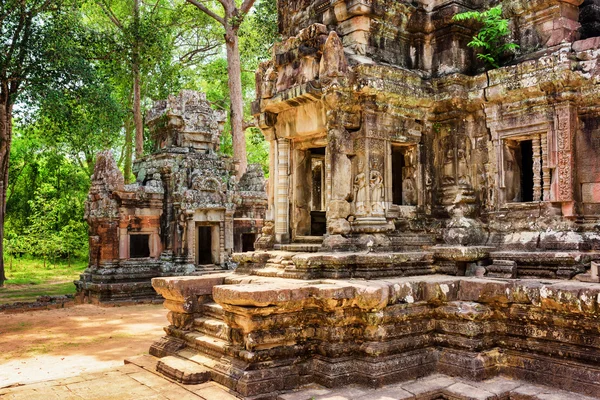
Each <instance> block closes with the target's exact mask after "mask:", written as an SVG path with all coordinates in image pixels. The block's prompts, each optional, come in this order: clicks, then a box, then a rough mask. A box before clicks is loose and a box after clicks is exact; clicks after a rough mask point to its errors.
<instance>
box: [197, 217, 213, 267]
mask: <svg viewBox="0 0 600 400" xmlns="http://www.w3.org/2000/svg"><path fill="white" fill-rule="evenodd" d="M197 241H198V264H212V263H213V259H212V235H211V227H210V226H199V227H198V236H197Z"/></svg>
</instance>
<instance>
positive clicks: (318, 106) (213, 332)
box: [151, 0, 600, 398]
mask: <svg viewBox="0 0 600 400" xmlns="http://www.w3.org/2000/svg"><path fill="white" fill-rule="evenodd" d="M497 3H498V2H497V1H496V2H493V1H477V0H460V1H446V0H417V1H400V0H372V1H371V0H368V1H365V0H336V1H334V0H331V1H327V0H325V1H310V0H303V1H291V0H289V1H288V0H280V1H279V3H278V4H279V28H280V32H281V33H282V35H283V36H284V40H283V42H281V43H278V44H276V45H275V47H274V51H273V53H274V54H273V59H272V60H271V61H268V62H266V63H263V64H262V65H261V66H260V68H259V70H258V72H257V81H256V82H257V83H256V85H257V89H256V90H257V100H256V102H255V103H254V104H253V110H254V113H255V115H256V116H257V119H258V121H259V124H260V127H261V129H262V131H263V132H264V134H265V137H266V138H267V139H268V140H269V142H270V174H269V184H268V211H267V219H266V222H265V227H264V228H263V236H261V238H260V239H259V240H258V241H257V248H259V249H260V251H255V252H246V253H242V254H236V255H234V257H233V259H234V260H235V261H237V262H238V263H239V267H238V268H237V269H236V271H235V273H229V274H224V275H218V276H210V277H201V278H197V277H189V278H182V279H177V278H163V279H155V280H154V281H153V284H154V287H155V288H156V289H157V291H159V292H160V293H161V294H162V295H163V296H164V297H165V298H166V301H165V306H166V307H167V308H168V309H169V310H170V311H171V312H170V313H169V322H170V326H169V327H168V328H166V331H167V336H166V337H165V338H164V339H163V340H162V341H160V342H158V343H156V344H155V345H153V347H152V348H151V353H152V354H154V355H156V356H159V357H164V358H162V359H161V361H160V362H159V366H158V368H159V370H160V371H162V372H163V373H165V374H166V375H168V376H171V377H172V378H175V379H180V380H185V381H198V380H201V379H206V378H207V377H210V378H212V379H214V380H217V381H219V382H221V383H223V384H225V385H227V386H229V387H231V388H233V389H234V390H236V391H237V392H239V393H241V394H242V395H244V396H255V395H258V396H263V397H265V398H269V397H275V394H276V393H278V392H280V391H282V390H288V389H291V388H294V387H297V386H299V385H301V384H304V383H308V382H318V383H321V384H325V385H328V386H339V385H344V384H347V383H348V382H362V383H365V384H370V385H381V384H384V383H388V382H393V381H402V380H407V379H411V378H414V377H417V376H424V375H428V374H432V373H434V372H441V373H445V374H448V375H455V376H463V377H466V378H468V379H474V380H482V379H487V378H489V377H491V376H494V375H497V374H505V375H508V376H518V377H519V378H520V379H526V380H530V381H536V382H542V383H545V384H551V385H554V386H556V387H560V388H562V389H567V390H571V391H575V392H579V393H583V394H587V395H593V396H599V397H600V383H599V382H600V342H599V341H598V333H599V332H600V323H599V321H600V319H599V318H600V303H599V301H600V298H599V297H598V295H599V294H600V284H599V283H598V271H597V262H598V261H599V260H600V61H599V60H600V37H597V35H598V34H599V33H600V32H599V31H598V19H597V18H595V17H593V16H594V15H595V16H597V11H598V3H597V2H595V1H586V2H583V1H582V0H540V1H522V0H506V1H502V5H503V8H504V13H505V15H506V17H507V18H509V19H510V27H511V30H512V32H513V38H512V39H513V40H515V41H516V42H517V43H518V44H519V46H520V53H519V54H518V55H517V56H516V57H515V58H514V59H511V58H510V56H509V55H507V57H506V59H505V60H503V62H504V65H505V66H504V67H502V68H498V69H493V70H487V71H486V70H485V68H484V65H483V64H482V63H481V61H480V60H478V59H477V57H476V52H475V50H474V49H473V48H471V47H468V46H467V43H468V42H469V41H470V40H471V38H472V36H473V34H474V33H475V31H476V29H477V28H478V27H477V26H476V25H474V24H472V23H464V22H461V23H457V22H454V21H453V20H452V16H453V15H455V14H456V13H458V12H462V11H465V10H472V9H475V10H482V9H486V8H488V7H490V6H492V5H495V4H497ZM586 10H587V11H586ZM590 10H592V11H590ZM590 13H591V14H590ZM590 15H592V17H590ZM581 38H584V40H581ZM582 281H586V282H585V283H584V282H582ZM165 356H166V357H165ZM186 360H187V361H186ZM186 363H187V364H186ZM195 373H196V375H194V374H195Z"/></svg>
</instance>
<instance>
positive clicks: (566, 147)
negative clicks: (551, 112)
mask: <svg viewBox="0 0 600 400" xmlns="http://www.w3.org/2000/svg"><path fill="white" fill-rule="evenodd" d="M554 108H555V117H554V118H555V125H554V127H555V128H554V129H555V131H556V156H557V157H556V160H557V168H556V173H557V174H558V176H557V180H556V181H557V183H558V187H557V192H556V197H557V198H556V199H557V200H558V201H562V202H571V201H573V200H574V195H573V184H574V176H573V174H574V171H575V159H574V157H573V153H572V151H573V136H574V135H573V132H574V131H575V129H574V124H575V120H576V118H575V115H574V111H575V108H574V107H573V106H572V105H571V103H569V102H568V101H567V102H564V103H561V104H557V105H556V106H555V107H554Z"/></svg>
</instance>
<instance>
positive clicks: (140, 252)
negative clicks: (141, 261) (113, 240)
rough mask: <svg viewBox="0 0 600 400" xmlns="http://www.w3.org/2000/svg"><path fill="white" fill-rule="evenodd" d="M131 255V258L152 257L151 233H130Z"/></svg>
mask: <svg viewBox="0 0 600 400" xmlns="http://www.w3.org/2000/svg"><path fill="white" fill-rule="evenodd" d="M129 257H130V258H147V257H150V235H144V234H136V235H129Z"/></svg>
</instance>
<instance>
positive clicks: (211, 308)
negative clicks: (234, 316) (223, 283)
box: [202, 303, 225, 320]
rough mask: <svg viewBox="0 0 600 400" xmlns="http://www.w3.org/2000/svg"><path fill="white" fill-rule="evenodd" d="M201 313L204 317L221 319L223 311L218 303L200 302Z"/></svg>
mask: <svg viewBox="0 0 600 400" xmlns="http://www.w3.org/2000/svg"><path fill="white" fill-rule="evenodd" d="M202 314H203V315H204V317H205V318H212V319H217V320H223V316H224V315H225V311H224V310H223V307H221V305H220V304H217V303H206V304H202Z"/></svg>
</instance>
